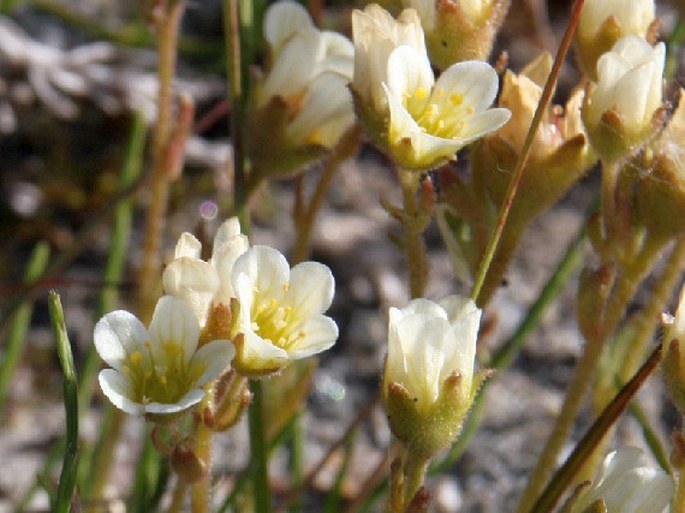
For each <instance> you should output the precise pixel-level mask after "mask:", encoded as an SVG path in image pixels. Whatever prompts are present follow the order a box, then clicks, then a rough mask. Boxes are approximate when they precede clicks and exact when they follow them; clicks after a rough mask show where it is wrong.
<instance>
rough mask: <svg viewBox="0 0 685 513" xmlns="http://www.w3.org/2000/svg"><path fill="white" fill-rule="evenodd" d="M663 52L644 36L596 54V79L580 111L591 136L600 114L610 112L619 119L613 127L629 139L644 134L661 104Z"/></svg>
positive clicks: (663, 50)
mask: <svg viewBox="0 0 685 513" xmlns="http://www.w3.org/2000/svg"><path fill="white" fill-rule="evenodd" d="M665 55H666V47H665V46H664V44H663V43H659V44H657V45H656V46H655V47H652V46H651V45H650V44H649V43H647V42H646V41H645V40H644V39H641V38H639V37H637V36H627V37H624V38H622V39H620V40H619V41H618V42H617V43H616V44H615V45H614V47H613V49H612V50H611V51H610V52H607V53H605V54H604V55H602V57H600V59H599V61H598V62H597V75H598V82H597V84H596V87H595V88H594V89H593V90H592V92H591V94H590V96H589V98H588V100H587V104H586V105H585V108H584V112H583V120H584V122H585V125H586V126H587V128H588V131H589V132H590V135H591V136H592V135H593V134H592V132H593V131H594V130H596V129H597V127H598V126H599V124H600V122H601V121H602V116H603V115H604V114H605V113H612V114H614V115H616V116H618V118H619V119H620V126H619V127H617V129H618V130H620V131H621V133H622V134H623V135H624V136H625V137H627V138H628V139H630V140H632V141H633V142H637V140H639V139H642V138H643V137H644V135H645V132H647V131H649V130H650V127H651V121H652V116H653V115H654V112H655V111H656V110H657V109H658V108H660V107H661V104H662V76H663V71H664V59H665Z"/></svg>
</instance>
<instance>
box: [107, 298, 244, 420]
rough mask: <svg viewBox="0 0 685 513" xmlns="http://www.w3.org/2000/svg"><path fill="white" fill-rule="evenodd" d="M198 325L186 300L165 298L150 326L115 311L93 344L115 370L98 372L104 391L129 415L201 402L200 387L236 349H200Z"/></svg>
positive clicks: (222, 345) (227, 345)
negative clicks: (147, 326)
mask: <svg viewBox="0 0 685 513" xmlns="http://www.w3.org/2000/svg"><path fill="white" fill-rule="evenodd" d="M199 336H200V327H199V325H198V323H197V319H196V318H195V315H194V313H193V311H192V310H191V309H190V307H189V306H188V305H187V304H186V303H185V302H184V301H182V300H180V299H177V298H174V297H171V296H164V297H162V298H161V299H160V300H159V301H158V302H157V306H156V308H155V312H154V314H153V316H152V322H151V323H150V328H149V329H146V328H145V326H144V325H143V323H142V322H140V321H139V320H138V318H136V317H135V316H134V315H133V314H131V313H129V312H127V311H124V310H117V311H115V312H111V313H109V314H107V315H105V316H104V317H103V318H102V319H100V320H99V321H98V323H97V324H96V325H95V332H94V341H95V348H96V349H97V352H98V354H99V355H100V357H101V358H102V359H103V360H104V361H105V362H106V363H107V364H108V365H109V366H110V367H112V368H111V369H104V370H102V371H101V372H100V376H99V380H100V387H101V388H102V391H103V392H104V394H105V395H106V396H107V398H108V399H109V400H110V401H111V402H112V404H114V406H116V407H117V408H119V409H121V410H123V411H125V412H126V413H129V414H131V415H143V414H148V415H153V416H154V415H167V414H174V413H178V412H181V411H183V410H186V409H188V408H190V407H191V406H193V405H195V404H197V403H198V402H200V401H201V400H202V398H203V397H204V395H205V391H204V390H203V389H202V386H204V385H205V384H207V383H209V382H210V381H211V380H213V379H214V378H216V377H218V376H219V374H221V372H222V371H223V370H224V369H225V368H226V367H227V366H228V365H229V363H230V362H231V360H232V359H233V356H234V355H235V348H234V347H233V344H231V342H229V341H228V340H214V341H211V342H209V343H207V344H205V345H203V346H202V347H199V348H198V339H199Z"/></svg>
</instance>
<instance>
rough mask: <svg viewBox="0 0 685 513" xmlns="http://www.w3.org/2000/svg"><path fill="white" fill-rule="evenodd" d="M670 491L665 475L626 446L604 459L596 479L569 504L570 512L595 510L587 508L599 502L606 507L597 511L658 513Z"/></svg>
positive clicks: (639, 453) (671, 492) (637, 452)
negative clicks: (570, 505) (575, 500)
mask: <svg viewBox="0 0 685 513" xmlns="http://www.w3.org/2000/svg"><path fill="white" fill-rule="evenodd" d="M673 490H674V486H673V480H672V479H671V478H670V477H669V476H668V474H666V473H665V472H663V471H662V470H660V469H658V468H655V467H650V466H647V465H645V464H644V463H643V462H642V451H640V449H637V448H635V447H626V448H623V449H619V450H618V451H614V452H611V453H609V455H608V456H607V457H606V458H604V462H603V463H602V468H601V469H600V471H599V473H598V476H597V478H596V479H595V481H594V482H593V483H592V485H591V487H590V488H589V489H588V490H587V491H585V492H584V493H583V494H582V495H581V497H580V498H579V499H578V501H577V502H576V503H575V504H573V506H572V508H571V513H584V512H585V511H595V510H594V509H592V510H590V509H588V508H590V507H591V506H592V505H593V504H594V503H595V502H596V501H600V500H601V501H603V502H604V505H605V507H606V509H602V510H601V511H606V513H661V512H663V511H666V509H667V507H668V503H669V502H670V500H671V497H672V496H673ZM596 511H600V510H596Z"/></svg>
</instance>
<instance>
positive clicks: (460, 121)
mask: <svg viewBox="0 0 685 513" xmlns="http://www.w3.org/2000/svg"><path fill="white" fill-rule="evenodd" d="M428 97H429V92H428V90H427V89H426V88H425V87H417V88H416V89H415V90H414V91H413V92H412V93H407V95H406V96H405V106H406V108H407V111H408V112H409V114H411V116H412V117H413V118H414V120H416V123H417V124H418V125H419V127H420V128H421V130H422V131H423V132H425V133H427V134H430V135H434V136H436V137H442V138H443V139H454V138H457V137H458V136H459V134H460V133H461V132H462V131H463V130H464V127H465V126H466V122H467V120H466V117H467V116H468V115H471V114H473V112H474V109H473V107H471V106H466V107H465V106H464V97H463V96H462V95H461V94H458V93H453V94H450V95H449V96H447V91H445V89H443V88H440V89H438V90H437V91H435V94H434V95H433V96H432V97H431V98H430V101H426V100H427V99H428Z"/></svg>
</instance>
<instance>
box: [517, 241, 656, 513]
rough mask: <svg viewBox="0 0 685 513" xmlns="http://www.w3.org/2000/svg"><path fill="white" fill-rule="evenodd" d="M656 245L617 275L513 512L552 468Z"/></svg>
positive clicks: (527, 503) (523, 507)
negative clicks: (609, 340)
mask: <svg viewBox="0 0 685 513" xmlns="http://www.w3.org/2000/svg"><path fill="white" fill-rule="evenodd" d="M659 248H660V246H658V245H656V244H655V245H649V246H647V247H646V248H645V249H644V250H643V251H642V253H641V254H640V255H637V257H636V258H635V259H634V260H633V263H632V266H631V267H630V268H629V269H627V270H626V271H625V272H624V273H623V274H622V276H621V278H620V280H619V282H618V284H617V286H616V289H615V290H614V291H613V292H612V294H611V297H610V298H609V301H608V304H607V306H606V308H605V310H604V315H602V317H601V320H600V325H598V326H596V327H595V329H593V330H592V334H591V335H592V338H591V339H588V340H587V343H586V344H585V350H584V352H583V355H582V356H581V358H580V360H579V361H578V363H577V364H576V369H575V373H574V375H573V377H572V378H571V382H570V383H569V385H568V388H567V390H566V396H565V397H564V404H563V405H562V407H561V411H560V412H559V414H558V415H557V418H556V420H555V423H554V427H553V428H552V432H551V434H550V435H549V438H548V439H547V442H546V444H545V447H544V448H543V450H542V454H541V455H540V459H539V460H538V463H537V465H536V467H535V469H534V470H533V473H532V474H531V476H530V477H529V478H528V485H527V486H526V489H525V490H524V492H523V496H522V497H521V501H520V503H519V505H518V508H517V509H516V511H517V512H518V513H526V512H528V511H530V508H531V506H532V505H533V503H534V501H535V500H536V498H537V497H538V494H539V493H540V491H541V490H542V489H543V487H544V486H545V484H546V483H547V478H548V476H549V475H550V474H551V471H552V469H553V468H554V465H555V462H556V460H557V456H558V454H559V451H560V450H561V448H562V446H563V445H564V442H565V441H566V438H567V436H568V434H569V432H570V430H571V427H572V426H573V422H574V421H575V418H576V415H577V413H578V410H579V409H580V405H581V403H582V400H583V398H584V397H585V393H586V392H587V390H588V387H589V386H590V383H592V375H593V373H594V370H595V366H596V364H597V361H598V360H599V356H600V354H601V353H602V349H603V347H604V342H605V341H606V339H607V338H608V337H609V336H610V335H611V334H612V333H613V332H614V330H615V329H616V326H617V325H618V323H619V322H620V320H621V318H622V317H623V314H624V313H625V309H626V306H627V305H628V303H629V302H630V300H631V299H632V298H633V296H634V295H635V292H636V291H637V288H638V286H639V284H640V283H641V281H642V278H643V277H644V275H645V274H646V273H647V271H648V270H649V269H650V267H651V265H652V262H653V261H654V258H655V257H657V256H658V254H659V251H658V250H659Z"/></svg>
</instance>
